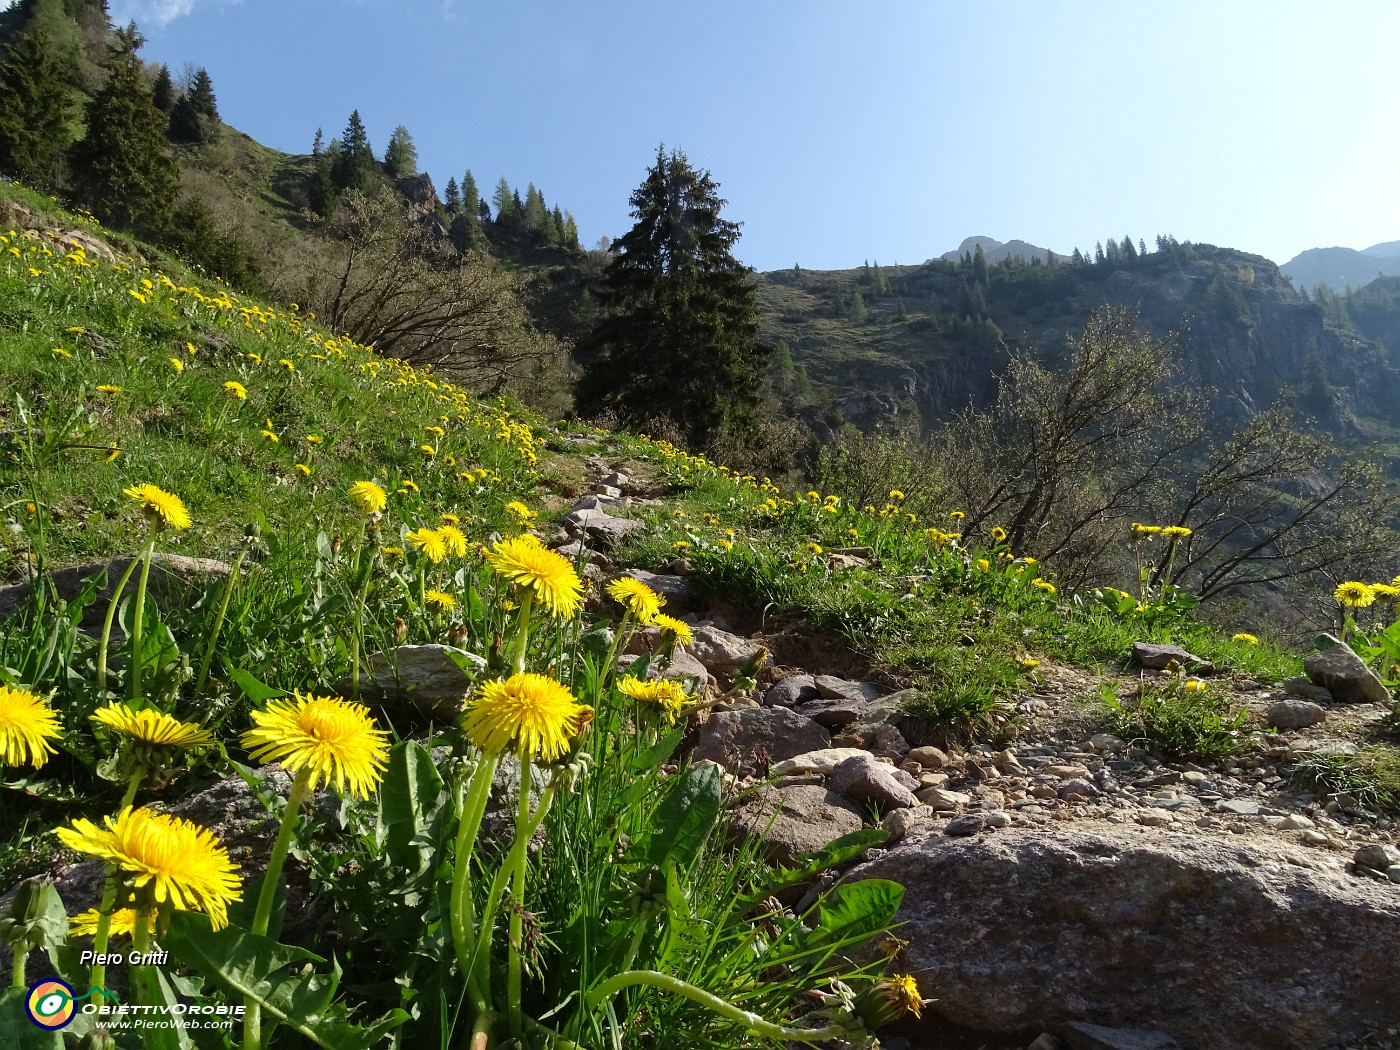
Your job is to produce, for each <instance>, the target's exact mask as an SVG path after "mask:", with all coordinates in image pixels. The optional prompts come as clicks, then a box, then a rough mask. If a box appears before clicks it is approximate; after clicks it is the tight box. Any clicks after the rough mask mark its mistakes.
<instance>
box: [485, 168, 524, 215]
mask: <svg viewBox="0 0 1400 1050" xmlns="http://www.w3.org/2000/svg"><path fill="white" fill-rule="evenodd" d="M519 199H520V194H518V193H513V192H512V191H511V188H510V183H509V182H507V181H506V177H505V176H504V175H502V176H501V180H500V181H499V182H497V183H496V192H495V193H493V194H492V195H491V203H492V204H494V205H495V206H496V221H497V222H499V223H502V224H505V223H509V222H511V221H512V220H513V219H515V218H516V217H517V216H516V212H515V204H514V202H515V201H518V200H519Z"/></svg>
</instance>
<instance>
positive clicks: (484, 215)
mask: <svg viewBox="0 0 1400 1050" xmlns="http://www.w3.org/2000/svg"><path fill="white" fill-rule="evenodd" d="M476 217H477V218H478V219H480V220H481V221H482V222H490V221H491V205H489V204H487V203H486V202H485V201H480V202H479V203H478V204H477V206H476Z"/></svg>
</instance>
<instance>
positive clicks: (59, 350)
mask: <svg viewBox="0 0 1400 1050" xmlns="http://www.w3.org/2000/svg"><path fill="white" fill-rule="evenodd" d="M50 353H52V354H53V356H54V357H72V356H73V354H72V351H69V350H65V349H63V347H61V346H56V347H54V348H53V350H51V351H50Z"/></svg>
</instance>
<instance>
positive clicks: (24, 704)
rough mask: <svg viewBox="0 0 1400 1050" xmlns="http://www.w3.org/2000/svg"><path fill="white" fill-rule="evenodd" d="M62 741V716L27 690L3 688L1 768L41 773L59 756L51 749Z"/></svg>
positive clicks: (0, 692)
mask: <svg viewBox="0 0 1400 1050" xmlns="http://www.w3.org/2000/svg"><path fill="white" fill-rule="evenodd" d="M58 737H59V728H58V716H57V715H56V714H54V713H53V710H52V709H51V708H50V707H49V705H48V704H46V703H45V702H44V701H43V700H41V699H40V698H39V697H37V696H35V695H34V694H33V693H31V692H29V691H27V690H25V689H11V688H10V687H9V686H7V685H0V765H4V766H23V765H30V766H33V767H34V768H35V769H38V768H39V767H40V766H42V765H43V764H44V763H45V762H47V761H48V760H49V756H50V755H54V754H57V752H56V751H54V749H53V748H52V747H50V746H49V741H50V740H57V739H58Z"/></svg>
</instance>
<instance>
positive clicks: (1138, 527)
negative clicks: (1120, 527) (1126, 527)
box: [1133, 521, 1162, 536]
mask: <svg viewBox="0 0 1400 1050" xmlns="http://www.w3.org/2000/svg"><path fill="white" fill-rule="evenodd" d="M1133 531H1134V532H1135V533H1137V534H1138V535H1139V536H1155V535H1157V534H1158V533H1159V532H1161V531H1162V526H1160V525H1144V524H1143V523H1142V522H1140V521H1135V522H1133Z"/></svg>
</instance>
